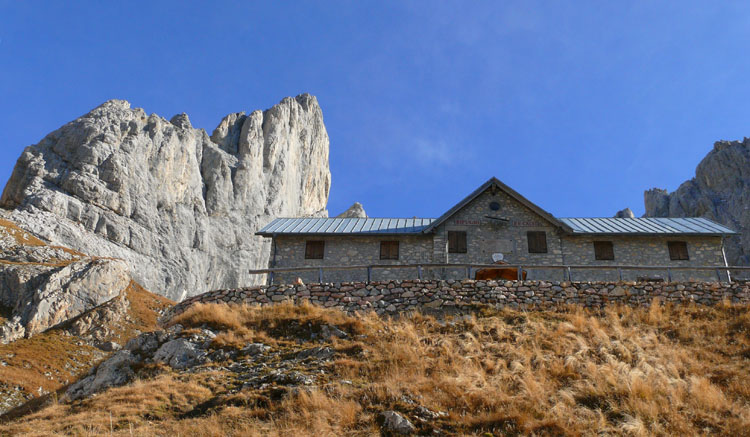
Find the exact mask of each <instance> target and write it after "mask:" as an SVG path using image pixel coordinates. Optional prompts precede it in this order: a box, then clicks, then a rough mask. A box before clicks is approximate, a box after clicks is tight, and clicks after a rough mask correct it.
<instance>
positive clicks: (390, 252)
mask: <svg viewBox="0 0 750 437" xmlns="http://www.w3.org/2000/svg"><path fill="white" fill-rule="evenodd" d="M380 259H398V241H381V242H380Z"/></svg>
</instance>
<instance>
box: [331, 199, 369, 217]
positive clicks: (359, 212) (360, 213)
mask: <svg viewBox="0 0 750 437" xmlns="http://www.w3.org/2000/svg"><path fill="white" fill-rule="evenodd" d="M336 218H367V213H366V212H365V209H364V208H363V207H362V204H361V203H359V202H354V204H353V205H352V206H350V207H349V209H347V210H346V211H344V212H342V213H341V214H339V215H337V216H336Z"/></svg>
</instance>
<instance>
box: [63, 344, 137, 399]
mask: <svg viewBox="0 0 750 437" xmlns="http://www.w3.org/2000/svg"><path fill="white" fill-rule="evenodd" d="M138 362H140V360H139V359H138V357H137V356H135V355H133V354H132V353H131V352H130V351H129V350H121V351H118V352H115V353H114V354H113V355H112V356H111V357H109V358H108V359H107V360H106V361H104V362H103V363H101V364H100V365H99V366H98V367H97V368H96V370H94V371H93V372H92V374H90V375H89V376H87V377H85V378H83V379H81V380H79V381H78V382H76V383H74V384H73V385H71V386H70V387H69V388H68V390H67V391H66V392H65V394H66V396H67V397H68V398H69V399H71V400H76V399H81V398H84V397H88V396H91V395H92V394H94V393H96V392H99V391H102V390H104V389H106V388H108V387H116V386H119V385H123V384H125V383H127V382H128V381H130V380H131V379H132V378H133V375H134V372H133V369H132V367H131V366H132V365H133V364H136V363H138Z"/></svg>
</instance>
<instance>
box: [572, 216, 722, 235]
mask: <svg viewBox="0 0 750 437" xmlns="http://www.w3.org/2000/svg"><path fill="white" fill-rule="evenodd" d="M560 221H561V222H563V223H565V224H567V225H569V226H570V227H571V228H573V235H581V234H585V235H655V234H660V235H663V234H675V235H677V234H679V235H734V234H736V232H734V231H733V230H731V229H729V228H728V227H726V226H724V225H721V224H719V223H716V222H713V221H711V220H709V219H707V218H703V217H689V218H666V217H639V218H611V217H605V218H561V219H560Z"/></svg>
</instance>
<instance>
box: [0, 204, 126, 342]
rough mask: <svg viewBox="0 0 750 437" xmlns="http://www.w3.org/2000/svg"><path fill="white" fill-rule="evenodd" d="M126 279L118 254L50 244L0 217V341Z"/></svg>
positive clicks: (106, 296)
mask: <svg viewBox="0 0 750 437" xmlns="http://www.w3.org/2000/svg"><path fill="white" fill-rule="evenodd" d="M128 285H130V275H129V273H128V266H127V265H126V264H125V263H124V262H123V261H121V260H116V259H94V258H91V257H87V256H85V255H83V254H80V253H76V252H75V251H71V250H66V249H65V248H61V247H50V246H48V245H46V244H44V243H43V242H42V241H40V240H38V239H37V238H35V237H34V236H33V235H30V234H28V233H27V232H24V231H23V230H21V229H20V228H18V227H17V226H15V225H14V224H13V223H12V222H10V221H7V220H4V219H1V218H0V306H2V307H5V308H6V310H7V311H8V312H10V317H9V319H8V320H7V321H5V323H2V324H0V343H8V342H10V341H13V340H16V339H18V338H21V337H31V336H32V335H34V334H37V333H39V332H42V331H44V330H46V329H47V328H50V327H52V326H54V325H56V324H58V323H61V322H64V321H66V320H68V319H70V318H72V317H75V316H78V315H79V314H81V313H83V312H85V311H87V310H89V309H91V308H94V307H96V306H97V305H100V304H102V303H104V302H107V301H109V300H110V299H112V298H114V297H116V296H118V295H119V294H120V292H121V291H122V290H124V289H125V288H127V287H128Z"/></svg>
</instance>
